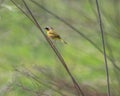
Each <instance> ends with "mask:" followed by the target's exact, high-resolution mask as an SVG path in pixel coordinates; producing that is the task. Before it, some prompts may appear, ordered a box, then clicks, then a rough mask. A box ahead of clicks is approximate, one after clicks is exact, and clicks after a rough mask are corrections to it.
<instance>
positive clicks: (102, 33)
mask: <svg viewBox="0 0 120 96" xmlns="http://www.w3.org/2000/svg"><path fill="white" fill-rule="evenodd" d="M96 7H97V12H98V18H99V26H100V30H101V38H102V46H103V53H104V54H103V55H104V62H105V68H106V79H107V95H108V96H111V95H110V80H109V69H108V63H107V56H106V46H105V39H104V31H103V26H102V18H101V13H100V9H99V3H98V0H96Z"/></svg>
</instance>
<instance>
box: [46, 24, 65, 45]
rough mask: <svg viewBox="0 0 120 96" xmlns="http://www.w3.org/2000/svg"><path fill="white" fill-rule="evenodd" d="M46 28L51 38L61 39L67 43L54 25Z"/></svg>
mask: <svg viewBox="0 0 120 96" xmlns="http://www.w3.org/2000/svg"><path fill="white" fill-rule="evenodd" d="M45 29H46V32H47V36H48V37H49V38H52V39H53V40H60V41H61V42H63V43H65V44H67V42H66V41H64V40H63V39H62V38H61V37H60V35H58V34H57V33H56V32H55V31H54V29H53V28H52V27H50V26H47V27H45Z"/></svg>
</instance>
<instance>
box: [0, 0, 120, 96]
mask: <svg viewBox="0 0 120 96" xmlns="http://www.w3.org/2000/svg"><path fill="white" fill-rule="evenodd" d="M14 1H15V0H14ZM34 1H36V2H37V3H38V4H41V5H42V6H43V7H45V8H46V9H48V10H49V11H50V12H53V13H55V14H56V15H57V16H59V17H60V18H62V19H63V20H65V21H66V22H68V23H69V24H70V25H72V26H73V27H74V28H76V29H77V30H79V32H81V33H82V34H84V36H82V35H80V34H79V33H77V32H76V31H75V30H73V29H71V28H70V27H69V26H67V25H66V24H65V23H63V22H62V21H60V20H59V19H57V18H56V17H54V16H53V15H51V14H49V13H48V12H46V11H45V10H43V9H41V8H40V7H39V6H37V5H35V4H34V3H33V2H31V0H26V2H27V4H28V6H29V8H30V9H31V11H32V12H33V14H34V16H35V18H36V19H37V21H38V22H39V24H40V26H41V27H42V28H43V30H44V27H45V26H52V27H53V28H54V29H55V31H56V32H57V33H58V34H60V35H61V37H62V38H63V39H64V40H66V41H67V42H68V43H69V44H68V45H65V44H63V43H61V42H59V41H56V42H54V41H53V43H54V44H55V45H56V47H57V49H58V50H59V52H60V53H61V55H62V56H63V58H64V60H65V61H66V63H67V66H68V67H69V69H70V71H71V73H72V74H73V76H74V77H75V79H76V80H77V82H79V84H80V85H81V87H82V89H83V90H84V92H85V93H86V94H89V95H87V96H105V94H106V91H107V89H106V88H107V83H106V72H105V64H104V57H103V54H102V53H101V52H100V51H99V50H98V49H97V48H96V47H95V46H94V45H93V44H91V43H90V42H89V41H88V40H86V38H88V39H89V40H91V41H92V42H93V43H94V44H95V45H96V46H97V47H98V48H99V49H100V50H102V41H101V33H100V28H99V22H98V17H97V16H98V14H97V11H96V4H95V0H34ZM98 1H99V5H100V10H101V13H102V21H103V22H102V23H103V29H104V32H105V36H104V37H105V45H106V50H107V51H106V52H107V55H108V56H109V58H112V59H111V60H112V61H113V62H111V61H110V59H107V60H108V65H109V75H110V88H111V93H112V94H113V96H119V95H120V70H119V69H118V68H116V67H115V66H114V64H116V66H118V67H120V65H119V62H120V54H119V53H120V50H119V49H120V42H119V40H120V19H119V17H120V1H119V0H98ZM15 2H16V4H18V5H19V6H20V7H21V8H22V9H23V10H24V11H25V12H26V13H27V14H28V15H29V16H30V14H29V13H28V11H27V10H26V8H25V6H24V4H23V3H22V0H19V1H15ZM44 31H45V30H44ZM113 63H114V64H113ZM34 77H36V78H37V80H36V79H35V78H34ZM65 84H67V85H65ZM54 89H55V90H54ZM87 92H88V93H87ZM62 93H63V94H66V96H75V94H76V93H75V91H74V88H73V83H72V81H71V79H70V77H69V75H68V74H67V72H66V70H65V69H64V67H63V66H62V64H61V63H60V61H59V60H58V58H57V56H56V55H55V53H54V52H53V50H52V49H51V47H50V46H49V44H48V43H47V41H46V40H45V38H44V36H43V35H42V34H41V32H40V30H39V29H38V28H37V27H36V26H35V25H34V24H33V23H32V22H31V21H30V20H29V19H28V18H27V17H26V16H25V15H24V14H23V13H22V12H21V11H20V10H19V9H18V8H16V6H15V5H14V4H13V3H12V2H11V1H9V0H1V1H0V96H63V95H61V94H62ZM98 94H99V95H98Z"/></svg>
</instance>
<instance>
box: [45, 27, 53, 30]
mask: <svg viewBox="0 0 120 96" xmlns="http://www.w3.org/2000/svg"><path fill="white" fill-rule="evenodd" d="M45 29H46V30H47V31H49V30H51V29H53V28H52V27H50V26H46V27H45Z"/></svg>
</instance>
